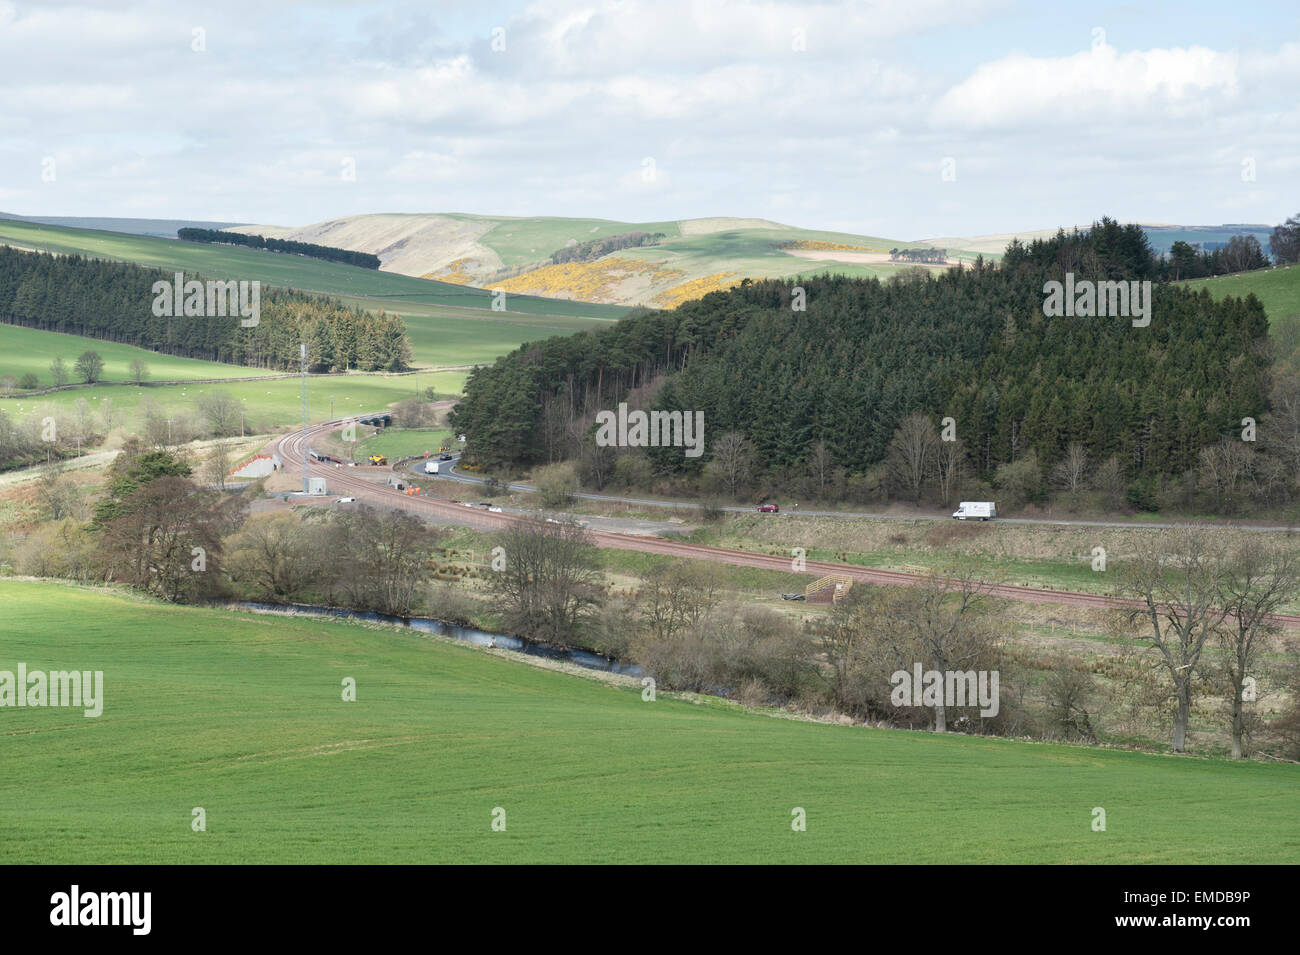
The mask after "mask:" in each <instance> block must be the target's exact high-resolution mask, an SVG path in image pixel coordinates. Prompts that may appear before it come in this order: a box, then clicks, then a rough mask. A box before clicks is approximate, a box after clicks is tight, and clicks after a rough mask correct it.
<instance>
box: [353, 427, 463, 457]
mask: <svg viewBox="0 0 1300 955" xmlns="http://www.w3.org/2000/svg"><path fill="white" fill-rule="evenodd" d="M452 443H454V442H453V441H452V433H451V431H449V430H448V429H446V428H390V429H388V430H387V431H380V432H378V433H377V434H374V435H372V436H371V437H369V438H367V439H366V440H364V441H362V442H360V443H359V444H358V445H357V451H356V457H357V459H358V460H362V459H365V458H368V457H370V455H372V454H382V455H384V456H385V457H386V458H388V460H390V461H396V460H397V459H398V458H404V457H410V456H411V455H416V454H424V452H425V451H428V452H430V453H432V454H434V455H437V453H438V449H439V448H440V447H442V446H443V445H444V444H452Z"/></svg>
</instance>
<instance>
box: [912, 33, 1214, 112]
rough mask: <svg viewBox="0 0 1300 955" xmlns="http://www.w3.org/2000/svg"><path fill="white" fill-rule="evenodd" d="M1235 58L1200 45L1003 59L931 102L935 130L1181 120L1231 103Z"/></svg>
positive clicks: (1105, 48) (1106, 49) (1102, 48)
mask: <svg viewBox="0 0 1300 955" xmlns="http://www.w3.org/2000/svg"><path fill="white" fill-rule="evenodd" d="M1238 92H1239V66H1238V56H1237V54H1236V53H1235V52H1218V51H1215V50H1210V49H1207V48H1205V47H1199V46H1195V47H1190V48H1188V49H1169V50H1160V49H1156V50H1134V51H1130V52H1128V53H1121V52H1119V51H1118V50H1116V49H1115V48H1114V47H1112V46H1106V45H1104V44H1103V45H1100V46H1096V47H1094V48H1092V49H1091V50H1088V51H1084V52H1081V53H1075V54H1073V55H1072V56H1066V57H1057V58H1044V57H1031V56H1022V55H1017V56H1008V57H1005V58H1003V59H1000V60H996V61H994V62H992V63H986V64H983V65H982V66H980V67H979V68H978V69H977V70H975V72H974V73H973V74H972V75H971V76H970V77H968V78H967V79H965V80H963V81H962V82H961V83H958V84H957V85H956V86H954V87H953V88H952V89H950V90H948V92H947V93H945V94H944V95H943V97H942V98H941V99H940V100H939V102H938V103H937V104H936V106H935V109H934V112H933V116H932V118H933V121H934V123H935V124H936V125H944V126H956V127H965V128H979V127H1005V126H1013V125H1023V124H1026V123H1030V122H1032V123H1050V124H1053V125H1060V124H1069V123H1074V122H1078V121H1080V120H1094V119H1099V118H1100V119H1115V118H1117V117H1122V116H1133V115H1143V114H1149V113H1154V112H1157V111H1160V112H1167V113H1173V114H1175V115H1186V114H1188V113H1193V112H1202V111H1204V110H1205V109H1206V108H1208V107H1216V106H1222V105H1224V104H1228V103H1232V102H1234V101H1235V100H1236V98H1237V95H1238Z"/></svg>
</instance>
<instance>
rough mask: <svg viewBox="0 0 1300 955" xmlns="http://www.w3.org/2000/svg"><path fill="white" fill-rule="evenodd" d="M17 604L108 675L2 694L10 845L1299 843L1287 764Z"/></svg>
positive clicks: (1186, 855)
mask: <svg viewBox="0 0 1300 955" xmlns="http://www.w3.org/2000/svg"><path fill="white" fill-rule="evenodd" d="M53 605H57V606H58V607H59V610H60V613H59V614H58V615H57V616H55V615H52V614H51V613H50V607H51V606H53ZM0 616H2V617H3V619H5V620H6V626H5V627H4V629H3V631H0V668H4V669H11V670H12V669H15V668H16V667H17V664H18V663H19V662H23V663H25V664H26V665H27V667H28V670H29V671H31V670H53V669H64V668H71V667H77V668H79V669H91V670H101V671H103V674H104V710H103V715H102V716H100V717H99V718H97V719H87V718H85V717H84V716H83V715H82V713H81V711H80V710H71V709H62V708H59V709H55V708H33V709H26V708H25V709H8V708H6V709H5V710H3V711H0V712H2V713H3V717H2V718H3V723H2V724H0V760H2V761H3V765H4V766H5V772H4V774H3V776H0V847H3V848H2V849H0V853H2V855H0V860H2V861H3V862H5V863H80V864H90V863H132V862H136V863H138V862H162V863H189V864H196V863H214V862H244V863H247V862H303V863H338V862H364V863H400V862H524V863H527V862H612V861H619V862H649V863H668V862H703V861H712V862H744V861H764V862H885V863H890V862H900V863H901V862H908V863H915V862H1016V863H1033V862H1054V863H1071V864H1074V863H1090V862H1133V863H1197V862H1199V863H1206V862H1221V863H1231V862H1239V863H1247V862H1260V861H1269V862H1297V861H1300V833H1298V832H1297V828H1296V825H1295V820H1296V818H1297V815H1298V814H1300V786H1298V785H1297V783H1300V768H1297V767H1295V766H1290V765H1277V764H1272V765H1265V764H1260V763H1245V764H1234V763H1230V762H1227V761H1210V760H1202V759H1190V758H1184V759H1175V758H1169V757H1164V756H1153V755H1146V754H1139V753H1134V752H1120V751H1103V750H1097V749H1085V748H1070V747H1063V746H1055V745H1032V744H1028V743H1023V742H1016V741H1007V740H994V739H977V738H966V737H959V736H949V737H936V736H933V735H929V734H925V733H909V732H892V731H880V730H866V729H861V728H853V727H842V726H829V725H821V724H814V723H805V722H798V721H793V720H785V719H776V718H772V717H769V716H765V715H759V714H753V713H747V712H744V711H742V710H741V709H739V708H738V707H735V706H733V705H730V704H727V703H723V702H720V701H708V702H703V703H691V702H688V701H681V700H675V699H670V698H668V697H666V696H664V695H661V696H660V698H659V699H658V700H657V701H655V702H644V701H643V700H642V698H641V694H640V687H639V686H635V685H627V686H609V685H604V684H602V683H601V682H597V681H594V680H589V679H583V678H579V677H576V676H572V675H567V674H562V673H555V672H551V671H546V670H542V669H536V668H533V667H530V666H526V665H523V664H520V663H518V662H515V661H512V660H505V659H498V658H495V657H493V656H491V655H489V654H487V653H485V652H482V651H476V650H471V649H468V648H465V647H461V646H455V645H451V644H448V643H444V642H441V641H437V640H432V639H428V638H424V637H421V636H416V635H414V634H411V633H409V632H401V631H397V630H390V629H379V628H373V629H372V628H364V627H360V626H356V625H349V624H344V623H336V622H325V621H314V620H312V621H309V620H290V619H285V618H268V617H258V616H254V615H251V614H244V613H236V612H230V611H221V610H203V609H183V608H175V607H170V606H162V605H158V604H153V603H149V602H145V601H141V600H137V599H134V598H129V597H124V596H119V595H116V594H113V593H106V592H96V591H92V590H80V589H73V588H69V587H65V586H63V585H58V584H53V583H33V582H19V581H4V582H0ZM69 619H75V620H76V621H77V625H76V626H66V625H64V624H63V623H61V622H60V621H66V620H69ZM347 677H351V678H354V679H355V680H356V686H357V701H356V702H353V703H345V702H342V700H341V698H340V696H341V681H342V680H343V679H344V678H347ZM1098 806H1100V807H1103V808H1104V809H1105V810H1106V813H1107V831H1105V832H1093V831H1092V830H1091V827H1090V823H1091V819H1092V811H1093V808H1094V807H1098ZM194 807H202V808H203V809H204V810H205V812H206V816H207V831H206V832H193V831H191V818H192V816H191V811H192V810H193V809H194ZM497 807H500V808H502V809H504V810H505V812H506V823H507V827H506V831H504V832H495V831H493V829H492V827H491V822H492V818H493V811H494V809H495V808H497ZM795 807H800V808H802V809H804V810H805V811H806V813H807V831H806V832H794V831H792V830H791V818H792V815H791V814H792V810H793V809H794V808H795Z"/></svg>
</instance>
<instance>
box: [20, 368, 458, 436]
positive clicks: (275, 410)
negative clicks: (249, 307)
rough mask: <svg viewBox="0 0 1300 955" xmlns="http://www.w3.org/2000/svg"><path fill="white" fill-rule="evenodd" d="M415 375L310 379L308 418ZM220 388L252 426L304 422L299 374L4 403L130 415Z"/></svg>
mask: <svg viewBox="0 0 1300 955" xmlns="http://www.w3.org/2000/svg"><path fill="white" fill-rule="evenodd" d="M465 377H466V373H465V372H459V371H444V372H436V373H426V374H422V375H420V376H419V387H420V388H421V389H425V388H430V387H432V388H434V389H436V390H437V391H438V392H439V393H441V394H459V393H460V392H461V391H462V390H463V389H464V387H465ZM415 386H416V378H415V376H414V375H393V376H387V375H339V376H330V377H328V378H321V377H317V378H312V379H310V380H309V382H308V391H307V393H308V402H307V415H308V418H309V420H311V421H325V420H327V419H328V418H330V417H331V415H330V409H331V404H330V397H331V396H333V398H334V403H333V405H332V407H333V417H343V416H344V415H348V414H358V413H361V412H367V411H380V410H383V409H384V408H387V407H388V406H389V405H391V404H393V403H394V402H397V401H400V400H401V399H403V398H409V397H411V396H412V395H414V393H415V391H414V389H415ZM209 391H220V392H224V393H226V394H229V395H232V396H234V397H235V398H237V399H239V400H240V401H241V402H243V403H244V406H245V408H246V409H247V421H248V426H249V428H250V429H258V428H274V427H277V426H280V425H284V424H290V425H293V424H296V423H298V422H300V421H301V420H302V386H301V381H300V380H299V379H297V378H278V379H275V380H272V381H264V380H263V381H250V382H228V383H222V384H215V385H214V384H207V385H203V384H200V385H163V386H159V387H146V388H137V387H135V386H134V385H116V386H115V385H99V386H96V387H93V388H77V389H73V390H71V391H59V392H55V393H54V394H50V395H40V396H38V397H35V398H13V399H10V400H8V401H6V402H4V403H3V404H0V408H3V409H4V410H5V411H6V412H8V413H9V414H16V415H18V416H22V415H28V414H36V413H41V414H43V413H45V412H46V410H48V409H54V410H61V411H65V412H68V411H71V410H72V409H73V408H74V407H75V406H76V403H77V401H78V400H79V399H82V398H84V399H86V401H88V402H89V403H90V407H91V409H92V411H94V410H95V409H96V408H98V407H99V405H100V402H102V401H104V400H105V399H110V400H111V401H112V406H113V409H114V411H115V412H123V413H125V414H126V415H128V416H134V415H135V414H136V413H137V412H138V411H139V409H140V406H141V404H142V403H143V402H145V401H146V400H149V401H152V402H153V403H154V404H155V405H156V406H157V407H158V408H160V409H167V410H173V411H179V412H182V413H185V412H190V413H192V412H193V411H194V409H195V407H196V404H197V402H198V399H199V397H200V396H201V395H203V394H206V393H207V392H209Z"/></svg>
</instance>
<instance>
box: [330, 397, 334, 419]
mask: <svg viewBox="0 0 1300 955" xmlns="http://www.w3.org/2000/svg"><path fill="white" fill-rule="evenodd" d="M330 420H331V421H333V420H334V396H333V395H330Z"/></svg>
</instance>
